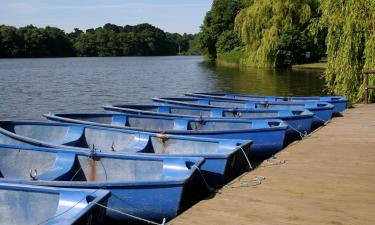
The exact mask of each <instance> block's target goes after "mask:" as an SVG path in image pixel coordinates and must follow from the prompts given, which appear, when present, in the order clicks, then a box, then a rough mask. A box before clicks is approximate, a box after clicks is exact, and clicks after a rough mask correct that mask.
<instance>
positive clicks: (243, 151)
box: [240, 146, 253, 170]
mask: <svg viewBox="0 0 375 225" xmlns="http://www.w3.org/2000/svg"><path fill="white" fill-rule="evenodd" d="M240 149H241V151H242V153H243V155H244V156H245V158H246V161H247V163H248V164H249V169H251V170H252V169H253V166H252V165H251V163H250V160H249V158H248V157H247V155H246V153H245V150H243V148H242V146H240Z"/></svg>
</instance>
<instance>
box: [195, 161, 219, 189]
mask: <svg viewBox="0 0 375 225" xmlns="http://www.w3.org/2000/svg"><path fill="white" fill-rule="evenodd" d="M193 167H195V168H197V170H198V172H199V174H200V175H201V177H202V180H203V181H204V183H205V184H206V187H207V189H208V190H209V191H210V192H214V191H215V188H213V187H211V186H210V185H209V184H208V183H207V181H206V178H204V175H203V173H202V172H201V170H200V169H199V167H198V166H197V165H195V164H194V165H193Z"/></svg>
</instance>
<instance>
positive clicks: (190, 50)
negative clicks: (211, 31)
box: [0, 23, 200, 58]
mask: <svg viewBox="0 0 375 225" xmlns="http://www.w3.org/2000/svg"><path fill="white" fill-rule="evenodd" d="M195 39H196V35H192V34H183V35H180V34H178V33H168V32H164V31H163V30H161V29H159V28H157V27H154V26H152V25H150V24H147V23H145V24H139V25H135V26H129V25H127V26H117V25H114V24H105V25H104V26H103V27H98V28H95V29H88V30H86V31H85V32H84V31H82V30H79V29H77V28H76V29H74V32H71V33H65V32H64V31H63V30H61V29H58V28H55V27H49V26H47V27H46V28H38V27H35V26H33V25H29V26H26V27H21V28H16V27H12V26H5V25H0V57H3V58H4V57H8V58H17V57H69V56H156V55H158V56H164V55H198V54H200V49H199V47H198V44H196V41H195Z"/></svg>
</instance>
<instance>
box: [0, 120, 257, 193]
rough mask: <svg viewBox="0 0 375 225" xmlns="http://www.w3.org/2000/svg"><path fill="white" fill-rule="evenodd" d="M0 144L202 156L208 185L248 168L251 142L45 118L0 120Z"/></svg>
mask: <svg viewBox="0 0 375 225" xmlns="http://www.w3.org/2000/svg"><path fill="white" fill-rule="evenodd" d="M0 143H2V144H12V145H19V146H30V145H33V146H43V147H51V148H60V149H62V148H64V149H70V150H78V151H91V150H92V149H95V150H96V151H98V152H108V153H113V154H116V153H123V154H145V155H155V154H156V155H165V156H186V157H203V158H204V159H205V162H204V163H203V165H202V167H201V171H202V173H203V174H204V175H205V179H206V180H207V182H208V183H209V185H210V186H211V187H216V186H222V185H224V184H226V183H227V182H229V181H231V180H232V179H234V178H235V177H237V176H239V175H241V174H242V173H243V172H245V171H247V170H248V169H249V165H248V162H247V158H248V157H249V154H250V146H251V142H250V141H244V140H229V139H211V138H197V137H186V136H176V135H168V136H166V135H157V134H155V133H145V132H139V131H130V130H123V129H122V130H120V129H113V128H106V127H98V126H89V125H80V124H68V123H54V122H46V121H0Z"/></svg>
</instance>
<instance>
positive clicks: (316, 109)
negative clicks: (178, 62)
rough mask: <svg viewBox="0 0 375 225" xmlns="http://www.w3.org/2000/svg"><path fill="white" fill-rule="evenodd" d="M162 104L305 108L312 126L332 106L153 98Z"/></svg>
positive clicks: (320, 122) (324, 118)
mask: <svg viewBox="0 0 375 225" xmlns="http://www.w3.org/2000/svg"><path fill="white" fill-rule="evenodd" d="M152 100H153V101H154V102H157V103H158V104H163V105H184V106H190V107H192V106H193V107H209V108H235V109H242V108H246V109H307V110H309V111H311V112H312V113H314V118H313V122H312V126H313V127H316V126H321V125H323V124H324V123H325V122H327V121H329V120H330V119H331V118H332V113H333V108H334V106H333V105H332V104H330V103H328V102H313V101H309V102H259V101H258V102H257V101H244V100H227V99H210V98H192V97H190V98H189V97H186V98H153V99H152Z"/></svg>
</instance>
